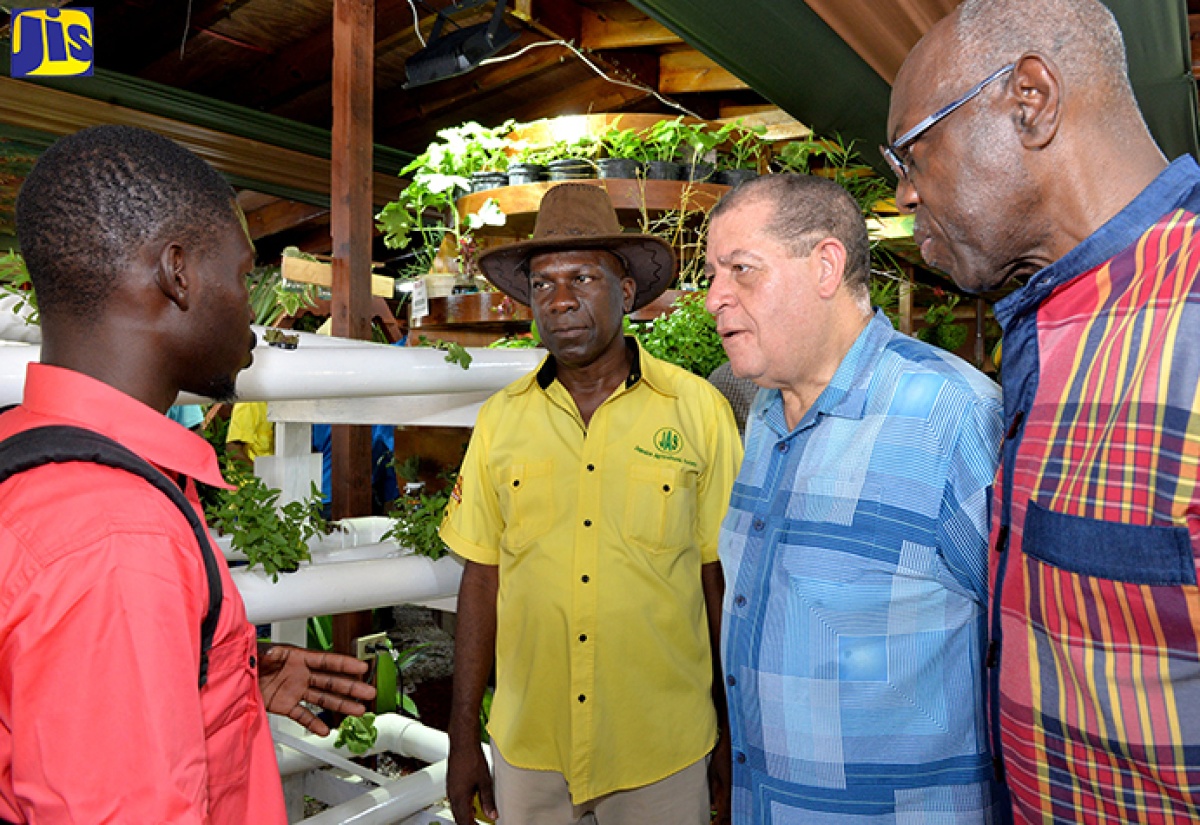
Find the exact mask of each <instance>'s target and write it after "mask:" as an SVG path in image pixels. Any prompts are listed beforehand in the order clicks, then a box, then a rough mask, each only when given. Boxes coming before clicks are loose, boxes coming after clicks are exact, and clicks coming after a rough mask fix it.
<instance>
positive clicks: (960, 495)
mask: <svg viewBox="0 0 1200 825" xmlns="http://www.w3.org/2000/svg"><path fill="white" fill-rule="evenodd" d="M966 412H967V414H966V416H965V419H964V421H963V424H962V428H961V429H960V430H959V433H958V438H957V440H956V442H955V446H954V450H953V452H952V453H951V455H950V461H949V464H948V466H947V478H946V485H945V488H944V493H943V496H942V507H941V513H940V517H939V519H938V528H937V542H938V552H939V553H941V555H942V558H943V560H944V561H945V562H946V565H947V567H949V569H950V572H951V574H953V576H954V577H955V579H957V580H958V582H959V583H960V584H961V585H962V586H963V587H965V588H967V589H968V590H969V591H970V592H972V593H973V594H975V597H976V599H977V600H978V601H979V603H980V604H987V599H988V558H987V549H988V530H989V522H990V520H991V509H990V505H991V497H992V496H991V491H992V482H993V481H994V480H995V477H996V465H997V463H998V461H999V456H1000V436H1001V431H1002V427H1003V421H1002V416H1001V412H1000V405H999V404H998V403H995V402H990V401H986V402H985V401H982V400H978V401H975V402H974V403H972V404H971V405H970V407H969V409H968V410H967V411H966Z"/></svg>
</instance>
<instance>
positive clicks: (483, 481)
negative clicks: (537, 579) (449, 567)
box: [439, 406, 504, 565]
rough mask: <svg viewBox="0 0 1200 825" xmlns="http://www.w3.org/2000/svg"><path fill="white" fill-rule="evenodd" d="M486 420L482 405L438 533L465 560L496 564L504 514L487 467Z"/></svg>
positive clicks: (485, 408)
mask: <svg viewBox="0 0 1200 825" xmlns="http://www.w3.org/2000/svg"><path fill="white" fill-rule="evenodd" d="M487 420H488V419H487V407H486V406H485V407H484V409H483V410H482V411H481V412H480V414H479V420H478V421H477V422H476V424H475V431H474V432H473V433H472V434H471V441H470V443H469V444H468V445H467V454H466V455H465V456H464V457H463V462H462V467H461V468H460V469H459V471H458V479H457V480H456V481H455V483H454V489H453V491H452V492H451V493H450V501H449V502H448V503H447V504H446V515H445V516H444V517H443V519H442V526H441V530H440V531H439V532H440V535H441V537H442V541H444V542H445V543H446V546H447V547H449V548H450V549H451V550H453V551H454V552H455V553H456V554H458V555H459V556H462V557H463V558H464V559H467V560H468V561H473V562H478V563H479V564H490V565H496V564H499V563H500V538H501V536H503V535H504V517H503V515H502V513H501V510H500V497H499V495H498V494H497V492H496V488H495V485H493V484H492V481H491V472H490V471H489V467H488V454H489V453H490V450H489V449H488V424H487Z"/></svg>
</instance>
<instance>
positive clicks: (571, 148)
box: [546, 135, 600, 181]
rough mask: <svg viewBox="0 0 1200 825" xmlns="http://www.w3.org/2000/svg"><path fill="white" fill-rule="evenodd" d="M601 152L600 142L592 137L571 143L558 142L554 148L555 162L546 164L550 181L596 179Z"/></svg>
mask: <svg viewBox="0 0 1200 825" xmlns="http://www.w3.org/2000/svg"><path fill="white" fill-rule="evenodd" d="M599 150H600V144H599V142H598V141H597V140H596V139H595V138H593V137H591V136H590V135H584V136H582V137H579V138H576V139H575V140H570V141H567V140H560V141H558V142H557V143H555V144H554V146H553V147H552V151H553V153H554V157H555V160H552V161H550V162H549V163H548V164H546V166H547V168H548V169H549V172H550V180H552V181H564V180H583V179H586V178H594V177H596V163H595V157H596V153H597V152H598V151H599Z"/></svg>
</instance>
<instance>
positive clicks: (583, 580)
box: [579, 576, 591, 584]
mask: <svg viewBox="0 0 1200 825" xmlns="http://www.w3.org/2000/svg"><path fill="white" fill-rule="evenodd" d="M579 580H580V581H581V582H583V583H584V584H587V583H588V582H590V581H591V579H589V578H588V577H587V576H581V577H580V578H579Z"/></svg>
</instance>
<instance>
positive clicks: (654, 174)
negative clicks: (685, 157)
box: [641, 117, 685, 180]
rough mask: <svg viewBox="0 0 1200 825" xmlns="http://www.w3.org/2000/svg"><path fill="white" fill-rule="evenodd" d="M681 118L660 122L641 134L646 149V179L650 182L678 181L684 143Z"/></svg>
mask: <svg viewBox="0 0 1200 825" xmlns="http://www.w3.org/2000/svg"><path fill="white" fill-rule="evenodd" d="M684 134H685V128H684V125H683V118H682V117H677V118H675V119H674V120H660V121H658V122H657V123H655V124H654V125H653V126H651V127H650V128H649V129H646V130H644V131H643V132H642V133H641V138H642V143H643V144H644V145H645V147H646V177H647V178H649V179H651V180H679V177H680V175H681V173H682V172H683V164H681V163H680V162H679V155H680V147H681V146H682V145H683V142H684Z"/></svg>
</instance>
